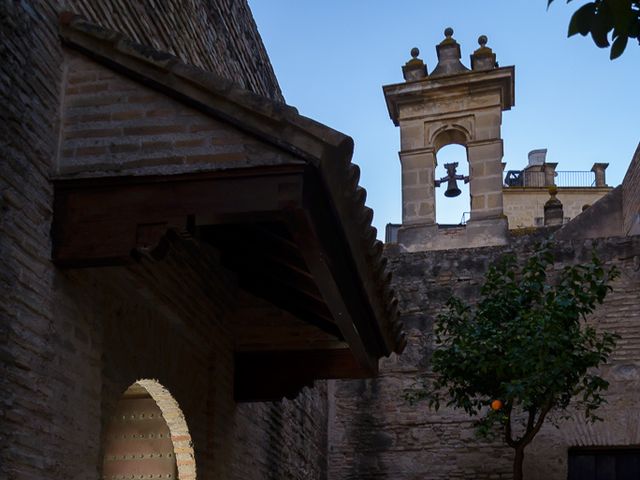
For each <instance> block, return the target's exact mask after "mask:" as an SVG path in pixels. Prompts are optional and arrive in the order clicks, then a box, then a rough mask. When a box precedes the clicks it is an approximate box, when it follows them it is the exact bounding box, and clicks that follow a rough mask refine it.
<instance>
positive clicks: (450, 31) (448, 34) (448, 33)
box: [444, 27, 453, 38]
mask: <svg viewBox="0 0 640 480" xmlns="http://www.w3.org/2000/svg"><path fill="white" fill-rule="evenodd" d="M452 35H453V28H451V27H447V28H445V29H444V36H445V37H447V38H449V37H451V36H452Z"/></svg>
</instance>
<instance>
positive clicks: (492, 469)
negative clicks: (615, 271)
mask: <svg viewBox="0 0 640 480" xmlns="http://www.w3.org/2000/svg"><path fill="white" fill-rule="evenodd" d="M533 243H534V242H533V241H532V239H531V238H528V237H524V238H520V239H518V240H517V241H515V243H513V244H512V246H511V247H506V246H505V247H484V248H473V249H465V250H455V251H453V250H450V251H438V252H421V253H395V252H393V251H392V250H391V249H388V252H389V253H391V262H390V263H391V267H392V271H393V274H394V277H393V278H394V282H395V290H396V291H397V292H398V295H399V299H400V304H399V306H400V310H401V313H402V319H403V321H404V324H405V328H406V330H407V332H408V346H407V349H406V350H405V352H404V353H403V354H402V355H401V356H398V357H395V356H393V357H391V358H390V359H388V360H385V361H384V362H383V363H382V366H381V374H380V377H379V378H377V379H372V380H360V381H336V382H331V384H330V388H331V389H333V391H335V397H334V398H333V399H332V404H331V405H330V411H332V412H335V415H334V416H333V417H332V418H331V419H330V424H329V478H331V479H333V480H343V479H344V480H346V479H356V478H357V479H362V480H366V479H386V478H394V479H398V480H403V479H407V480H408V479H416V478H420V479H425V480H444V479H459V480H462V479H468V480H471V479H473V480H488V479H510V478H512V477H511V468H512V466H511V465H512V464H511V462H512V450H511V449H510V448H508V447H506V446H504V445H503V444H502V443H501V442H500V441H494V442H488V441H486V440H479V439H476V438H475V436H474V433H473V431H472V428H471V422H470V420H469V418H468V417H466V416H465V415H464V414H463V413H460V412H456V411H452V410H450V409H447V408H444V409H441V410H440V411H439V412H437V413H435V412H431V411H429V409H428V408H427V406H426V405H425V404H418V405H416V406H411V405H409V404H408V403H407V402H406V401H405V400H404V398H403V395H402V392H403V390H404V389H405V388H408V387H410V386H411V384H412V383H413V382H414V379H415V377H416V375H417V374H419V373H424V372H427V371H428V365H429V359H430V355H431V352H432V350H433V344H432V336H431V332H432V325H433V320H434V318H435V316H436V315H437V314H438V312H440V311H441V309H442V308H443V306H444V303H445V302H446V300H447V299H448V298H449V296H450V295H451V294H456V295H458V296H461V297H463V298H465V299H467V301H473V300H474V299H476V298H477V297H478V294H479V287H480V286H481V284H482V281H483V278H484V274H485V272H486V269H487V267H488V265H489V264H490V263H491V262H493V261H495V260H496V259H497V258H499V256H501V255H502V254H504V253H505V252H506V251H509V250H512V251H513V252H514V253H516V254H517V255H518V258H521V259H524V258H526V257H527V255H528V254H529V253H530V252H531V251H532V248H533ZM593 248H595V249H596V251H597V252H598V254H599V255H600V257H601V258H602V259H603V260H604V261H605V262H606V263H607V265H613V264H615V265H617V266H618V268H620V270H621V272H622V275H621V277H620V278H619V279H618V280H616V282H615V284H614V285H613V287H614V291H613V292H612V293H611V294H610V295H609V297H607V300H606V302H605V304H604V305H603V306H601V307H600V308H599V309H598V311H597V312H596V313H595V314H594V316H593V318H592V319H591V321H593V322H596V323H597V324H598V325H599V326H601V327H602V328H606V329H608V330H613V331H616V332H617V333H619V334H620V335H621V336H622V338H621V340H620V341H619V343H618V347H617V349H616V351H615V353H614V355H613V357H612V359H611V362H610V364H609V365H607V366H605V367H604V368H603V373H604V375H605V377H606V378H607V379H608V380H609V381H610V382H611V387H610V389H609V392H608V394H607V398H608V400H609V404H608V405H607V406H606V408H603V410H602V412H601V413H602V416H603V417H604V418H605V421H604V422H602V423H598V424H596V425H593V426H587V425H585V423H584V421H582V420H581V417H580V415H575V416H574V418H573V419H572V420H569V421H566V422H564V423H562V424H561V428H560V429H555V428H554V427H553V426H550V425H547V426H545V427H544V428H543V430H541V432H540V433H539V435H538V437H537V438H536V439H535V440H534V442H533V443H532V444H531V445H529V446H528V447H527V450H526V452H525V470H526V472H525V476H526V478H528V479H532V480H543V479H544V480H564V479H565V478H566V477H567V449H568V448H569V447H573V446H587V445H589V446H591V445H593V446H623V445H637V444H638V443H640V430H638V428H637V426H638V425H639V423H638V416H639V415H640V413H639V412H640V399H639V398H638V396H637V395H635V392H637V391H638V388H640V341H639V340H638V339H640V310H638V307H637V304H638V299H639V298H640V267H639V265H640V237H638V236H635V237H615V238H609V239H599V240H574V241H565V242H560V243H559V244H558V246H557V264H556V265H555V266H554V268H558V269H560V268H562V266H563V265H566V264H569V263H573V262H582V261H588V260H589V259H590V255H591V252H592V249H593ZM331 398H332V397H331V396H330V399H331Z"/></svg>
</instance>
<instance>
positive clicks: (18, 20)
mask: <svg viewBox="0 0 640 480" xmlns="http://www.w3.org/2000/svg"><path fill="white" fill-rule="evenodd" d="M62 9H71V10H72V11H76V12H78V13H82V14H85V15H86V16H88V17H89V19H90V20H92V21H94V22H96V23H99V24H101V25H104V26H107V27H111V28H114V29H115V30H119V31H121V32H123V33H125V34H126V35H128V36H130V37H132V38H134V39H135V40H137V41H139V42H141V43H145V44H150V45H152V46H154V47H156V48H159V49H161V50H166V51H169V52H172V53H174V54H176V55H178V56H179V57H181V58H182V59H183V60H185V61H187V62H191V63H194V64H196V65H198V66H201V67H203V68H205V69H210V70H214V71H216V72H217V73H219V74H221V75H223V76H226V77H228V78H231V79H233V80H234V81H236V82H238V83H239V84H241V85H244V86H245V87H247V88H248V89H250V90H253V91H254V92H256V93H259V94H262V95H266V96H268V97H270V98H272V99H275V100H280V99H281V98H282V97H281V94H280V91H279V88H278V85H277V82H276V80H275V77H274V75H273V72H272V69H271V67H270V65H269V62H268V58H267V56H266V53H265V51H264V48H263V46H262V44H261V41H260V38H259V35H258V33H257V31H256V29H255V25H254V23H253V20H252V18H251V16H250V12H249V10H248V7H247V4H246V2H243V1H235V0H234V1H231V0H228V1H224V0H220V1H217V2H212V1H206V2H205V1H197V0H187V1H182V0H181V1H166V2H165V1H163V2H159V1H153V0H149V1H147V2H128V1H124V0H122V1H115V0H114V1H104V2H95V1H89V0H78V1H72V0H69V1H65V2H61V1H60V2H58V1H54V0H48V1H42V2H1V3H0V59H1V61H0V96H1V98H2V104H3V108H1V109H0V157H1V158H2V161H1V162H0V478H3V479H4V478H6V479H12V480H13V479H36V478H37V479H49V478H50V479H59V478H97V477H98V472H99V467H100V465H101V463H102V451H101V449H102V447H101V436H102V432H103V431H104V427H105V422H106V419H107V418H108V416H109V414H110V412H112V411H113V408H114V407H115V405H116V402H117V400H118V399H119V397H120V395H122V393H123V392H124V390H125V389H126V388H127V387H128V386H130V385H131V383H133V382H134V381H135V380H137V379H139V378H144V377H146V378H156V379H158V380H159V381H160V383H162V384H163V385H164V386H165V387H166V388H167V389H168V390H169V391H170V392H171V393H172V395H174V397H175V398H176V400H177V401H178V403H179V405H180V407H181V408H182V410H183V411H184V413H185V416H186V419H187V424H188V426H189V428H190V430H191V434H192V439H193V442H194V449H195V455H196V463H197V468H198V472H199V473H198V475H199V477H198V478H223V479H224V478H240V476H243V478H245V476H244V475H243V474H242V475H241V473H238V472H247V471H248V469H247V467H246V463H245V462H246V459H247V458H248V457H251V458H253V457H255V458H265V459H271V460H268V461H265V462H258V463H257V464H256V467H255V468H254V469H252V470H251V472H250V473H251V475H253V477H252V478H275V477H274V476H273V474H272V473H270V472H272V470H270V468H272V467H270V466H269V465H271V464H270V463H269V462H272V463H273V462H276V463H277V464H278V468H279V472H280V473H283V475H285V476H289V477H296V476H297V473H296V472H299V471H302V470H303V469H306V470H305V471H306V472H307V474H306V477H307V478H322V475H323V473H322V472H323V468H324V467H323V465H324V460H323V458H324V455H323V452H324V449H323V448H324V447H323V445H324V443H323V442H324V440H323V438H324V437H323V435H322V432H323V425H324V423H323V422H324V417H323V415H324V411H325V409H326V397H325V396H324V390H323V389H322V387H321V388H319V389H314V390H307V391H306V392H305V393H304V394H303V395H302V396H300V398H299V399H297V400H296V401H294V402H282V403H274V404H269V405H262V406H240V407H238V406H237V405H235V403H234V402H233V401H232V397H231V395H232V390H231V382H232V378H233V375H232V374H233V371H232V363H231V361H232V360H231V348H232V347H231V341H230V338H229V336H228V334H227V331H226V328H225V325H224V322H223V320H222V318H223V314H224V313H225V312H227V311H228V310H229V308H230V306H231V305H232V302H233V295H232V294H231V293H230V292H229V288H231V287H228V288H227V287H225V285H231V286H232V285H233V282H232V281H231V282H229V281H228V279H226V280H225V281H224V282H223V284H221V283H220V279H221V277H220V278H217V279H215V278H214V279H208V280H210V281H209V283H208V284H209V285H210V286H211V287H212V288H213V287H215V288H216V289H217V290H216V291H217V294H216V297H215V298H216V299H217V301H216V302H215V304H213V305H211V304H207V303H206V302H205V301H204V300H203V299H205V298H207V295H205V293H204V292H200V296H199V297H198V298H199V300H198V301H197V302H193V301H191V300H190V301H186V300H185V298H189V299H192V296H191V295H189V296H187V295H186V294H185V295H180V294H179V292H185V289H187V288H188V289H189V293H192V292H193V290H194V285H195V286H197V285H202V284H207V282H195V279H196V278H197V277H193V275H194V270H190V271H186V270H185V269H184V265H185V264H184V263H183V262H184V261H185V258H187V257H185V255H186V253H185V252H183V251H180V250H178V251H175V252H174V253H173V254H172V255H174V256H173V257H170V258H169V259H168V260H167V261H166V262H164V263H163V262H160V263H150V262H148V261H144V262H143V263H142V264H140V265H137V266H135V267H131V268H129V269H126V270H125V269H110V268H105V269H96V270H82V271H61V270H58V269H56V268H54V266H53V265H52V263H51V261H50V256H51V241H50V227H51V220H52V219H51V213H52V200H53V199H52V195H53V189H52V186H51V184H50V182H49V178H50V176H51V175H52V174H53V173H54V171H55V166H56V165H55V160H56V157H57V154H58V152H59V150H60V149H59V147H60V145H59V140H60V138H59V136H60V128H59V127H60V125H61V108H60V105H61V103H62V94H61V92H62V82H63V75H64V69H63V65H64V61H63V51H62V48H61V46H60V42H59V39H58V36H57V29H58V14H59V12H60V10H62ZM79 83H80V82H79ZM79 88H80V87H79ZM91 88H93V93H98V91H97V90H96V88H100V87H91ZM72 92H73V91H71V92H69V93H70V94H71V93H72ZM76 93H82V91H81V90H78V91H77V92H76ZM87 93H89V92H88V91H87ZM145 118H150V117H146V116H145ZM157 118H163V117H162V115H161V114H160V113H159V112H158V116H157ZM138 120H139V119H138ZM83 121H85V122H87V126H90V122H97V121H98V119H93V120H90V119H84V120H83ZM94 126H95V125H94ZM190 133H196V132H190ZM194 137H197V138H190V139H184V140H185V141H187V140H194V141H200V140H201V137H198V136H197V135H195V136H194ZM158 141H163V139H162V138H160V139H158ZM116 143H117V142H116ZM192 146H193V147H196V145H195V144H194V145H192ZM84 147H86V148H89V147H91V145H84V146H79V145H77V146H74V147H73V148H84ZM173 147H174V148H182V147H185V148H186V145H177V144H175V143H174V144H173ZM81 153H82V152H80V153H79V152H77V151H75V150H74V152H73V155H74V156H75V155H80V154H81ZM198 264H199V262H193V261H190V262H189V265H190V266H191V267H193V266H194V265H198ZM195 271H197V269H196V270H195ZM213 271H219V270H216V269H213ZM194 282H195V283H194ZM220 292H227V293H225V294H221V293H220ZM225 295H227V296H229V299H228V300H226V301H225V300H224V298H225ZM184 319H187V320H188V321H189V322H190V323H188V324H187V325H185V324H183V323H182V321H183V320H184ZM310 409H311V411H310ZM243 438H251V439H252V442H251V443H250V444H249V446H244V447H243V448H244V450H242V451H243V452H244V454H245V455H243V456H240V455H239V454H238V453H235V454H233V455H232V450H233V449H234V448H240V447H239V446H242V445H244V444H243V440H242V439H243ZM274 439H279V443H278V442H275V441H273V440H274ZM311 452H313V455H311ZM307 455H310V456H309V457H307ZM303 457H305V458H312V459H313V462H312V464H311V465H310V466H308V467H307V466H304V465H302V463H301V461H302V460H301V459H302V458H303ZM230 459H232V460H230ZM305 465H306V464H305ZM247 476H249V475H247ZM249 477H250V476H249ZM250 478H251V477H250ZM280 478H282V477H280ZM296 478H299V477H296Z"/></svg>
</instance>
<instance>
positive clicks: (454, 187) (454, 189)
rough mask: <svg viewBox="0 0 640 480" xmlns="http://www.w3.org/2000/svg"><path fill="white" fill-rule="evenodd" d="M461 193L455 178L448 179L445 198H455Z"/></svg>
mask: <svg viewBox="0 0 640 480" xmlns="http://www.w3.org/2000/svg"><path fill="white" fill-rule="evenodd" d="M460 193H462V192H461V191H460V189H459V188H458V181H457V180H456V179H455V178H451V177H449V181H448V183H447V190H446V191H445V192H444V196H445V197H457V196H458V195H460Z"/></svg>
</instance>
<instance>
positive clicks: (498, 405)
mask: <svg viewBox="0 0 640 480" xmlns="http://www.w3.org/2000/svg"><path fill="white" fill-rule="evenodd" d="M501 408H502V401H501V400H494V401H493V402H491V410H495V411H498V410H500V409H501Z"/></svg>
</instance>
